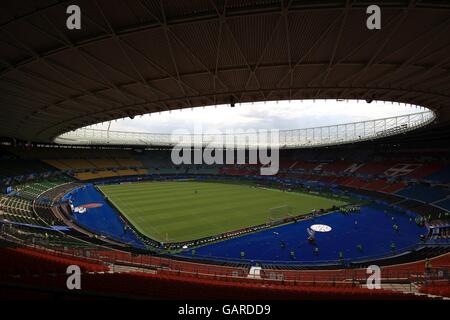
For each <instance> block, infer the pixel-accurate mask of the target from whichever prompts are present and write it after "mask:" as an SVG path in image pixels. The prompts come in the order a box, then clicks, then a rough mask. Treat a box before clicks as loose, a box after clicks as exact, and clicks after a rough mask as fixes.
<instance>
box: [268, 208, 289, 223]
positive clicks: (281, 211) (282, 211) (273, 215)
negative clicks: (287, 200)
mask: <svg viewBox="0 0 450 320" xmlns="http://www.w3.org/2000/svg"><path fill="white" fill-rule="evenodd" d="M268 211H269V212H268V221H269V222H270V223H273V222H275V221H280V220H283V219H286V218H292V217H293V216H294V208H293V207H291V206H287V205H284V206H279V207H273V208H269V210H268Z"/></svg>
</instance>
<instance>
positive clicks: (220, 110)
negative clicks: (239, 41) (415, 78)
mask: <svg viewBox="0 0 450 320" xmlns="http://www.w3.org/2000/svg"><path fill="white" fill-rule="evenodd" d="M420 111H425V109H424V108H420V107H416V106H411V105H404V104H398V103H394V104H392V103H390V102H387V103H384V102H377V101H374V102H372V103H371V104H367V103H366V102H363V101H359V102H357V101H336V100H316V101H312V100H304V101H292V102H288V101H280V102H266V103H264V102H262V103H247V104H237V105H236V107H234V108H231V107H230V106H229V105H221V106H216V107H215V106H211V107H204V108H194V109H185V110H177V111H172V112H161V113H158V114H152V115H145V116H141V117H136V118H135V119H133V120H131V119H129V118H125V119H121V120H117V121H114V122H112V124H111V130H119V131H134V132H151V133H171V132H172V131H174V130H179V129H181V130H189V131H193V128H194V126H196V127H197V128H198V127H201V128H202V129H203V130H204V131H212V130H220V131H225V130H226V129H228V130H230V129H243V130H246V129H300V128H310V127H318V126H325V125H333V124H341V123H348V122H356V121H363V120H372V119H379V118H385V117H391V116H397V115H403V114H408V113H415V112H420ZM107 125H108V124H107V123H103V124H98V125H95V126H91V127H93V128H97V129H106V128H107Z"/></svg>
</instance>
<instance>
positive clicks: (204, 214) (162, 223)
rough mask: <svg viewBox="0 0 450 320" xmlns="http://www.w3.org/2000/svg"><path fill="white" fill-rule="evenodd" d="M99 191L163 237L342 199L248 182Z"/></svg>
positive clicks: (191, 235) (208, 231) (198, 233)
mask: <svg viewBox="0 0 450 320" xmlns="http://www.w3.org/2000/svg"><path fill="white" fill-rule="evenodd" d="M100 190H101V191H102V192H103V193H104V194H105V195H106V196H107V197H108V199H109V200H110V201H111V202H112V203H113V204H114V206H116V208H117V209H118V210H120V212H121V213H122V214H123V215H124V216H125V217H126V218H127V219H128V221H130V222H131V223H132V224H133V225H134V227H135V228H136V229H137V230H139V231H140V232H141V233H143V234H145V235H146V236H148V237H150V238H152V239H155V240H158V241H163V242H181V241H188V240H194V239H199V238H203V237H207V236H213V235H217V234H220V233H223V232H228V231H234V230H238V229H242V228H245V227H250V226H254V225H259V224H263V223H267V222H268V221H269V220H270V217H271V215H274V214H280V213H281V214H283V212H284V211H286V212H284V214H285V215H286V216H287V215H288V214H291V215H300V214H308V213H310V212H311V211H312V210H314V209H320V208H324V209H327V208H331V207H332V206H333V205H337V206H340V205H342V204H343V202H341V201H338V200H334V199H328V198H324V197H320V196H315V195H310V194H304V193H297V192H283V191H280V190H277V189H265V188H257V187H255V186H254V185H253V184H248V183H243V184H239V183H229V182H209V181H208V182H199V181H170V182H144V183H130V184H117V185H106V186H101V187H100ZM283 208H288V209H286V210H283ZM288 211H289V213H288ZM276 212H278V213H276Z"/></svg>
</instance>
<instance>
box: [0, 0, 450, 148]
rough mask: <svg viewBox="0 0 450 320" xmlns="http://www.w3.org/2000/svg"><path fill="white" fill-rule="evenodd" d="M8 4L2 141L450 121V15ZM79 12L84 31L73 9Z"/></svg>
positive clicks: (436, 4)
mask: <svg viewBox="0 0 450 320" xmlns="http://www.w3.org/2000/svg"><path fill="white" fill-rule="evenodd" d="M378 3H379V5H380V6H381V10H382V11H381V13H382V28H381V30H368V29H367V27H366V19H367V17H368V14H366V8H367V6H368V5H369V4H371V3H368V2H366V1H331V0H322V1H295V0H291V1H288V0H278V1H275V0H253V1H251V0H228V1H227V0H195V1H194V0H193V1H188V0H182V1H181V0H180V1H159V0H133V1H131V0H130V1H120V0H94V1H92V0H83V1H51V0H42V1H31V0H23V1H12V0H11V1H10V0H4V1H2V4H1V5H2V8H1V9H0V110H1V112H0V136H6V137H16V138H20V139H24V140H31V141H42V142H48V141H52V139H53V138H55V137H56V136H58V135H59V134H61V133H64V132H67V131H70V130H73V129H76V128H80V127H83V126H86V125H89V124H94V123H98V122H102V121H107V120H111V119H117V118H121V117H124V116H130V117H133V116H135V115H139V114H144V113H149V112H159V111H163V110H169V109H179V108H190V107H196V106H204V105H213V104H224V103H237V102H249V101H261V100H278V99H315V98H317V99H319V98H320V99H322V98H339V99H347V98H348V99H355V98H359V99H367V100H372V99H376V100H391V101H398V102H404V103H412V104H415V105H422V106H425V107H428V108H431V109H433V110H434V111H436V113H437V114H438V116H439V117H440V120H441V121H443V122H444V123H445V122H446V121H447V119H448V118H449V116H448V114H449V111H450V77H449V76H450V72H449V70H450V37H449V34H450V4H446V2H443V1H426V2H425V1H395V0H394V1H386V4H383V2H382V1H379V2H378ZM71 4H77V5H79V7H80V8H81V23H82V25H81V26H82V28H81V30H68V29H67V27H66V19H67V17H68V14H66V9H67V7H68V6H69V5H71Z"/></svg>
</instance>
